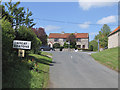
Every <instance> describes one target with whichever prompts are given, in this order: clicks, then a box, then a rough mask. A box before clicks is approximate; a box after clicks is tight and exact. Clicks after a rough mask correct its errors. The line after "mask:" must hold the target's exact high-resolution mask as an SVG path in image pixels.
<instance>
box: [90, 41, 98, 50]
mask: <svg viewBox="0 0 120 90" xmlns="http://www.w3.org/2000/svg"><path fill="white" fill-rule="evenodd" d="M89 50H91V51H97V50H98V42H97V41H96V40H92V41H90V42H89Z"/></svg>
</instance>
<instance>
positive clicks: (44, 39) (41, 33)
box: [32, 28, 47, 45]
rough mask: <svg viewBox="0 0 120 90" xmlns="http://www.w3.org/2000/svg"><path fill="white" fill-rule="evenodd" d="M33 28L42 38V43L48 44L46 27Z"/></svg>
mask: <svg viewBox="0 0 120 90" xmlns="http://www.w3.org/2000/svg"><path fill="white" fill-rule="evenodd" d="M32 30H33V31H34V33H35V34H36V35H37V37H38V38H39V39H40V40H41V42H42V45H47V35H46V32H45V30H44V28H38V29H35V28H32Z"/></svg>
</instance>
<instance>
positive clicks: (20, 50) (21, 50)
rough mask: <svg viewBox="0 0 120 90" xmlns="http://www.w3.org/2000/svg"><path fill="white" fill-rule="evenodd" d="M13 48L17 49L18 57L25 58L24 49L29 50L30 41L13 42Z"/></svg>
mask: <svg viewBox="0 0 120 90" xmlns="http://www.w3.org/2000/svg"><path fill="white" fill-rule="evenodd" d="M13 48H16V49H18V56H19V57H24V56H25V49H31V41H21V40H14V41H13Z"/></svg>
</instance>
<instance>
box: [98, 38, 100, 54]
mask: <svg viewBox="0 0 120 90" xmlns="http://www.w3.org/2000/svg"><path fill="white" fill-rule="evenodd" d="M99 43H100V41H99V39H98V52H99Z"/></svg>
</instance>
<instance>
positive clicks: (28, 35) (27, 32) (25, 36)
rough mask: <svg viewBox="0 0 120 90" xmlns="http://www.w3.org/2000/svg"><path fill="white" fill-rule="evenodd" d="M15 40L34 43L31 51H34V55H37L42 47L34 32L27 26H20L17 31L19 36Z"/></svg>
mask: <svg viewBox="0 0 120 90" xmlns="http://www.w3.org/2000/svg"><path fill="white" fill-rule="evenodd" d="M15 39H16V40H25V41H31V43H32V46H31V49H32V51H34V53H36V52H37V51H38V50H39V48H40V46H41V41H40V40H39V39H38V37H37V36H36V35H35V33H34V32H33V30H32V29H30V28H27V27H26V26H20V27H19V29H17V34H16V38H15Z"/></svg>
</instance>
